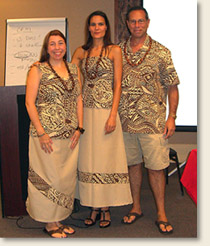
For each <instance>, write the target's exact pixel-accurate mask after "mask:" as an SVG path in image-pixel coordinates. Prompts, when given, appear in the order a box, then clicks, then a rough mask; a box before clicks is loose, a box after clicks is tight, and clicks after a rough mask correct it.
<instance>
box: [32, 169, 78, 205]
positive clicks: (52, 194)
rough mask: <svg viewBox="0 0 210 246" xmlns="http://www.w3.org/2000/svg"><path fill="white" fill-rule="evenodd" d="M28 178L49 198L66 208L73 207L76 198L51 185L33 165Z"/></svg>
mask: <svg viewBox="0 0 210 246" xmlns="http://www.w3.org/2000/svg"><path fill="white" fill-rule="evenodd" d="M28 179H29V180H30V182H31V183H32V184H33V185H34V187H36V189H37V190H39V191H40V193H41V194H42V195H44V196H45V197H47V198H48V199H49V200H51V201H52V202H54V203H56V204H57V205H60V206H62V207H64V208H68V209H71V210H72V209H73V205H74V198H73V197H71V196H68V195H66V194H64V193H62V192H59V191H57V190H56V189H55V188H53V187H51V186H50V185H49V184H47V182H45V180H44V179H42V178H41V177H40V176H39V175H38V174H37V173H36V172H35V171H34V170H33V169H32V168H31V167H29V171H28Z"/></svg>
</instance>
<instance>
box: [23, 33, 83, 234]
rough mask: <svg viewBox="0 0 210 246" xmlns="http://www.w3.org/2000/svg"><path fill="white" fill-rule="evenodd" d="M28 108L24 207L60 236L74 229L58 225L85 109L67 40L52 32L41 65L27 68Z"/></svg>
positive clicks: (69, 191) (67, 210) (65, 209)
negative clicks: (26, 182)
mask: <svg viewBox="0 0 210 246" xmlns="http://www.w3.org/2000/svg"><path fill="white" fill-rule="evenodd" d="M26 108H27V111H28V114H29V117H30V119H31V124H30V133H29V134H30V136H29V173H28V198H27V201H26V208H27V211H28V213H29V215H30V216H31V217H32V218H33V219H34V220H36V221H40V222H44V223H46V226H45V228H44V232H46V233H48V234H49V235H50V236H51V237H56V238H63V237H67V235H66V234H73V233H74V229H73V228H71V227H70V226H67V225H62V224H61V222H60V221H62V220H64V219H66V218H67V217H68V216H69V215H70V214H71V212H72V209H73V204H74V193H75V185H76V175H77V159H78V152H79V145H78V141H79V138H80V134H81V133H80V129H82V127H83V105H82V96H81V83H80V79H79V73H78V68H77V66H76V65H75V64H70V63H68V62H67V61H66V39H65V37H64V35H63V34H62V33H61V32H60V31H58V30H53V31H51V32H49V33H48V34H47V35H46V37H45V40H44V44H43V47H42V51H41V58H40V61H39V63H35V64H33V65H32V67H31V68H30V70H29V73H28V77H27V88H26Z"/></svg>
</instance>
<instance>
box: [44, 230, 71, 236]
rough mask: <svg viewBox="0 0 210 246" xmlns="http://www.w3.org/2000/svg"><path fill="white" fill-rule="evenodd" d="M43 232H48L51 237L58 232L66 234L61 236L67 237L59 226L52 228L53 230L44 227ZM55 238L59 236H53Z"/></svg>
mask: <svg viewBox="0 0 210 246" xmlns="http://www.w3.org/2000/svg"><path fill="white" fill-rule="evenodd" d="M43 232H44V233H47V234H48V235H49V236H50V237H53V234H56V233H58V234H61V235H63V234H64V236H63V237H61V238H66V237H67V236H66V234H65V233H64V232H63V230H62V229H61V228H58V229H55V230H51V231H48V230H47V229H46V228H44V229H43ZM53 238H59V237H53Z"/></svg>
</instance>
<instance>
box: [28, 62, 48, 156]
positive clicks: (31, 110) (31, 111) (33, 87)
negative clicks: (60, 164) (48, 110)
mask: <svg viewBox="0 0 210 246" xmlns="http://www.w3.org/2000/svg"><path fill="white" fill-rule="evenodd" d="M40 78H41V71H40V70H39V69H38V68H37V67H36V66H33V67H32V68H31V70H30V71H29V73H28V77H27V86H26V102H25V104H26V109H27V111H28V115H29V117H30V119H31V122H32V123H33V125H34V127H35V128H36V131H37V135H38V136H40V137H39V141H40V145H41V148H42V149H43V150H44V151H45V152H46V153H51V152H52V151H53V149H52V140H51V139H50V137H49V136H48V135H47V134H46V133H45V131H44V128H43V126H42V125H41V122H40V120H39V115H38V112H37V109H36V105H35V101H36V97H37V93H38V89H39V83H40Z"/></svg>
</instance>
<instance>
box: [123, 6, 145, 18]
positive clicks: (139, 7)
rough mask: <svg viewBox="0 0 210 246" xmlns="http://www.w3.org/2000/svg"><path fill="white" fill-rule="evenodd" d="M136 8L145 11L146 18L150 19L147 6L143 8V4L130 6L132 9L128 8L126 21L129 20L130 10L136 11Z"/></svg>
mask: <svg viewBox="0 0 210 246" xmlns="http://www.w3.org/2000/svg"><path fill="white" fill-rule="evenodd" d="M134 10H143V11H144V13H145V17H146V19H147V20H148V19H149V15H148V12H147V10H146V9H145V8H143V7H141V6H134V7H132V8H130V9H128V12H127V14H126V21H127V20H129V14H130V12H131V11H134Z"/></svg>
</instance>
